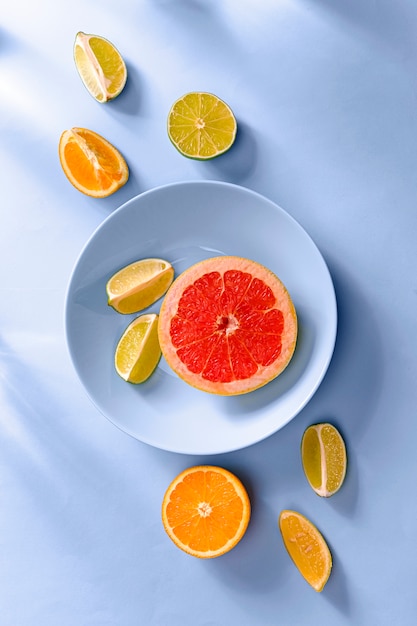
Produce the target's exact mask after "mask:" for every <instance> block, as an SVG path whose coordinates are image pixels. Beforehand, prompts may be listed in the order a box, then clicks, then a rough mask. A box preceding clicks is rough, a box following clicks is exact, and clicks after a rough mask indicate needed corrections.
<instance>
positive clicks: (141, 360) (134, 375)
mask: <svg viewBox="0 0 417 626" xmlns="http://www.w3.org/2000/svg"><path fill="white" fill-rule="evenodd" d="M160 358H161V349H160V347H159V341H158V315H157V314H156V313H147V314H145V315H140V316H139V317H137V318H136V319H134V320H133V322H131V323H130V324H129V326H128V327H127V328H126V330H125V331H124V333H123V335H122V336H121V338H120V340H119V342H118V344H117V347H116V352H115V356H114V364H115V367H116V371H117V373H118V374H119V376H121V377H122V378H123V380H126V381H127V382H129V383H135V384H139V383H143V382H145V380H147V379H148V378H149V376H150V375H151V374H152V372H153V371H154V369H155V368H156V366H157V365H158V362H159V359H160Z"/></svg>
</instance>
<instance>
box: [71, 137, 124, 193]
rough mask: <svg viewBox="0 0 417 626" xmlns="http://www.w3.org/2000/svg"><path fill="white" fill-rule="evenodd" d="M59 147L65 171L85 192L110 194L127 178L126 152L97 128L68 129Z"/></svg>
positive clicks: (76, 185)
mask: <svg viewBox="0 0 417 626" xmlns="http://www.w3.org/2000/svg"><path fill="white" fill-rule="evenodd" d="M59 149H60V160H61V165H62V168H63V170H64V172H65V174H66V175H67V177H68V178H69V180H70V181H71V182H72V184H73V185H74V186H75V187H77V188H78V189H79V190H80V191H83V193H86V194H88V195H93V196H98V197H100V196H105V195H109V194H110V193H112V192H113V191H116V190H117V189H119V187H121V186H122V185H124V183H125V182H126V181H127V178H128V168H127V165H126V162H125V160H124V159H123V157H122V155H121V154H120V153H119V151H118V150H117V149H116V148H115V147H114V146H112V145H111V144H110V143H109V142H108V141H107V140H106V139H104V138H103V137H101V136H100V135H98V134H97V133H95V132H93V131H90V130H88V129H83V128H73V129H71V130H68V131H64V133H62V136H61V141H60V148H59Z"/></svg>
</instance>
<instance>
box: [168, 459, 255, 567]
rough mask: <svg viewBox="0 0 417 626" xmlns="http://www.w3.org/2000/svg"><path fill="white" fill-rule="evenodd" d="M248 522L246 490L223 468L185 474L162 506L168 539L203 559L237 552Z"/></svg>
mask: <svg viewBox="0 0 417 626" xmlns="http://www.w3.org/2000/svg"><path fill="white" fill-rule="evenodd" d="M249 519H250V502H249V497H248V494H247V491H246V489H245V487H244V486H243V484H242V483H241V481H240V480H239V479H238V478H237V477H236V476H235V475H234V474H232V473H231V472H229V471H228V470H226V469H223V468H222V467H215V466H211V465H199V466H196V467H191V468H189V469H186V470H184V471H183V472H182V473H181V474H179V476H177V477H176V478H175V479H174V480H173V481H172V483H171V484H170V486H169V487H168V489H167V491H166V493H165V496H164V499H163V503H162V522H163V524H164V528H165V530H166V532H167V533H168V536H169V537H170V538H171V539H172V541H173V542H174V543H175V545H176V546H178V548H181V550H184V552H187V553H188V554H191V555H193V556H196V557H200V558H203V559H209V558H213V557H217V556H220V555H221V554H225V553H226V552H229V550H231V549H232V548H234V546H235V545H236V544H237V543H238V542H239V541H240V540H241V539H242V537H243V535H244V534H245V532H246V528H247V526H248V524H249Z"/></svg>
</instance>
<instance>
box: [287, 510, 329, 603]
mask: <svg viewBox="0 0 417 626" xmlns="http://www.w3.org/2000/svg"><path fill="white" fill-rule="evenodd" d="M279 528H280V531H281V535H282V539H283V541H284V545H285V547H286V549H287V551H288V554H289V555H290V557H291V559H292V560H293V562H294V564H295V565H296V567H297V568H298V570H299V571H300V573H301V575H302V576H303V577H304V578H305V580H306V581H307V582H308V584H309V585H311V586H312V587H313V589H315V591H322V590H323V588H324V585H325V584H326V582H327V581H328V579H329V576H330V572H331V569H332V556H331V554H330V550H329V548H328V546H327V543H326V541H325V540H324V538H323V536H322V534H321V533H320V531H319V530H317V528H316V527H315V526H314V524H312V523H311V522H310V520H308V519H307V518H306V517H304V515H301V513H297V512H296V511H288V510H285V511H281V514H280V516H279Z"/></svg>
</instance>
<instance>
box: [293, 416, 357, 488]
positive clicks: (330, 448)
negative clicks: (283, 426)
mask: <svg viewBox="0 0 417 626" xmlns="http://www.w3.org/2000/svg"><path fill="white" fill-rule="evenodd" d="M301 460H302V464H303V469H304V473H305V475H306V478H307V480H308V482H309V484H310V487H311V488H312V489H313V490H314V491H315V492H316V493H317V494H318V495H319V496H322V497H324V498H328V497H330V496H332V495H333V494H335V493H336V492H337V491H339V489H340V487H341V486H342V484H343V481H344V479H345V475H346V467H347V455H346V446H345V442H344V441H343V438H342V436H341V434H340V433H339V431H338V430H337V428H335V426H333V425H332V424H327V423H323V424H313V425H312V426H309V427H308V428H307V429H306V430H305V431H304V434H303V437H302V440H301Z"/></svg>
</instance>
